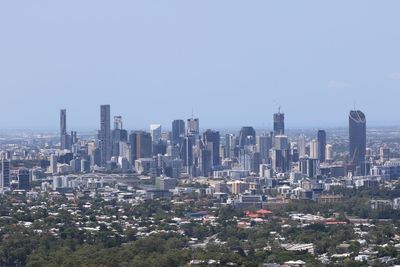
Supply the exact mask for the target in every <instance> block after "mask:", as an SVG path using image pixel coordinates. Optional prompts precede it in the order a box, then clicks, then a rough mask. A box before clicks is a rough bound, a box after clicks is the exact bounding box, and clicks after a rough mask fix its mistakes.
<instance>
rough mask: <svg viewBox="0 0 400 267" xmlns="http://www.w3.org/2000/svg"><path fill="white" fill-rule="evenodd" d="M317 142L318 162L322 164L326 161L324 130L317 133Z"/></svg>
mask: <svg viewBox="0 0 400 267" xmlns="http://www.w3.org/2000/svg"><path fill="white" fill-rule="evenodd" d="M317 140H318V159H319V162H324V161H325V160H326V154H325V147H326V132H325V131H324V130H319V131H318V133H317Z"/></svg>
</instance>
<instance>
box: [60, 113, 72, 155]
mask: <svg viewBox="0 0 400 267" xmlns="http://www.w3.org/2000/svg"><path fill="white" fill-rule="evenodd" d="M60 143H61V149H71V138H70V136H69V135H68V134H67V110H66V109H61V110H60Z"/></svg>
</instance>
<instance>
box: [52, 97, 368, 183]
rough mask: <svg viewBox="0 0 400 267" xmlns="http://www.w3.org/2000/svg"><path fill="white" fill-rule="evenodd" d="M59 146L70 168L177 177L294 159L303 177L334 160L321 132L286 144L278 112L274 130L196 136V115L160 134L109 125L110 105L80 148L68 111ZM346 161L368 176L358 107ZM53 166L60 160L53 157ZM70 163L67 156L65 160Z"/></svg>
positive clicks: (287, 163) (155, 127) (117, 120)
mask: <svg viewBox="0 0 400 267" xmlns="http://www.w3.org/2000/svg"><path fill="white" fill-rule="evenodd" d="M60 134H61V148H62V149H70V150H72V151H73V152H74V155H76V154H77V155H78V157H71V158H70V160H71V161H74V162H72V163H71V164H70V165H74V169H76V170H79V168H80V171H89V170H90V168H91V167H99V168H106V169H107V170H113V169H115V168H117V167H119V168H122V169H123V170H126V171H129V170H133V169H134V170H136V171H137V172H138V173H143V174H154V175H160V174H164V175H167V176H170V177H179V176H180V173H181V172H182V171H183V172H184V173H186V174H188V175H190V176H212V175H220V174H221V173H223V172H224V171H225V170H240V171H248V172H249V173H250V172H253V173H260V174H261V173H262V175H265V172H271V173H272V172H273V173H286V172H289V171H291V170H292V168H293V166H294V163H295V165H297V166H298V169H299V171H300V172H302V173H303V174H306V175H307V176H315V175H317V174H318V173H319V165H320V163H323V162H325V161H326V160H332V146H331V145H329V144H327V136H326V132H325V131H324V130H319V131H318V132H317V134H316V139H312V140H311V141H310V142H306V138H305V136H300V137H299V138H298V140H297V142H290V141H289V139H288V136H287V135H285V115H284V114H283V113H281V112H280V111H279V112H278V113H275V114H274V115H273V131H272V132H270V133H269V134H265V133H264V134H261V135H256V131H255V130H254V128H253V127H250V126H246V127H242V128H241V130H240V132H239V135H238V136H236V135H235V134H232V133H229V134H226V135H225V136H223V137H221V136H220V132H219V131H214V130H211V129H208V130H206V131H204V132H203V133H202V134H200V125H199V119H197V118H193V117H192V118H189V119H188V120H187V121H186V122H185V121H184V120H181V119H178V120H174V121H173V122H172V129H171V131H169V132H163V131H162V127H161V125H159V124H152V125H150V132H145V131H132V132H128V131H127V130H125V129H124V128H123V122H122V118H121V116H115V117H114V129H111V111H110V105H101V106H100V130H99V132H98V138H97V140H93V141H90V142H88V144H87V148H86V149H83V150H82V147H80V146H79V143H78V142H77V141H78V140H77V138H76V133H75V132H71V135H69V134H67V131H66V110H61V112H60ZM349 134H350V160H349V165H348V168H349V170H351V171H352V172H353V173H354V174H366V173H367V167H366V164H365V150H366V124H365V116H364V114H363V113H362V112H361V111H351V112H350V115H349ZM51 161H53V164H51V166H52V167H51V168H53V172H57V169H56V167H55V165H54V164H56V163H57V161H58V162H59V161H60V159H59V158H56V157H54V159H53V160H51ZM66 162H68V160H67V161H66Z"/></svg>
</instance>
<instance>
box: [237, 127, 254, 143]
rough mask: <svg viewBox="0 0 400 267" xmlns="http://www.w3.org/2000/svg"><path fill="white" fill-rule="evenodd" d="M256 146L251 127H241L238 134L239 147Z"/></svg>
mask: <svg viewBox="0 0 400 267" xmlns="http://www.w3.org/2000/svg"><path fill="white" fill-rule="evenodd" d="M255 144H256V131H255V130H254V128H253V127H249V126H245V127H242V129H241V130H240V133H239V147H240V148H244V146H248V145H255Z"/></svg>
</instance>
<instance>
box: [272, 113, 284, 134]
mask: <svg viewBox="0 0 400 267" xmlns="http://www.w3.org/2000/svg"><path fill="white" fill-rule="evenodd" d="M283 134H285V114H284V113H281V111H280V110H279V111H278V113H275V114H274V135H283Z"/></svg>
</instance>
